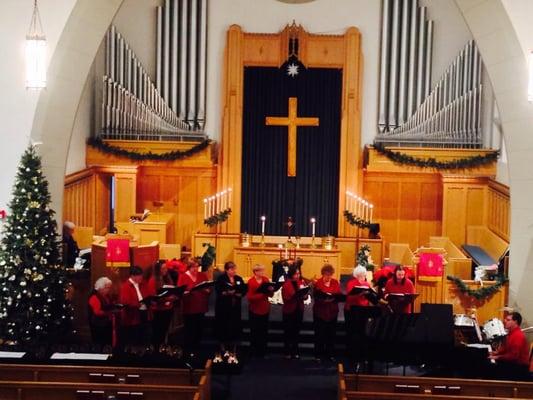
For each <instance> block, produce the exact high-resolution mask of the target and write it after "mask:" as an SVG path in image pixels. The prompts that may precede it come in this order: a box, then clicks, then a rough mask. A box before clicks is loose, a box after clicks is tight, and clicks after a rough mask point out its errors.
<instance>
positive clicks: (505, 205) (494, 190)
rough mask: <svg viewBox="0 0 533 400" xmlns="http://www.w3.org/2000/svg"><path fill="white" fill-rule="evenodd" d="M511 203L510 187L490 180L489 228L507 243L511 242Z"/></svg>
mask: <svg viewBox="0 0 533 400" xmlns="http://www.w3.org/2000/svg"><path fill="white" fill-rule="evenodd" d="M510 202H511V199H510V196H509V187H508V186H505V185H502V184H501V183H498V182H496V181H493V180H490V181H489V191H488V207H487V226H488V228H489V229H490V230H491V231H493V232H494V233H495V234H497V235H498V236H500V237H501V238H502V239H504V240H505V241H507V242H509V228H510Z"/></svg>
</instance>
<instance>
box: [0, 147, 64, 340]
mask: <svg viewBox="0 0 533 400" xmlns="http://www.w3.org/2000/svg"><path fill="white" fill-rule="evenodd" d="M49 204H50V193H49V191H48V182H47V181H46V179H45V178H44V176H43V174H42V170H41V159H40V158H39V156H38V155H37V154H36V153H35V150H34V149H33V147H31V146H30V147H29V148H28V149H27V150H26V151H25V152H24V154H23V155H22V161H21V163H20V166H19V168H18V172H17V176H16V180H15V185H14V188H13V198H12V200H11V203H10V204H9V208H10V210H11V212H10V214H9V215H8V217H7V221H6V222H5V224H4V227H3V232H2V240H1V246H0V339H2V340H3V341H6V342H14V343H18V344H29V343H31V344H35V343H47V342H51V341H55V340H57V338H60V337H61V335H62V334H64V333H65V332H66V330H67V329H68V327H69V326H70V322H71V314H72V313H71V306H70V304H69V302H68V301H67V299H66V291H67V280H66V276H65V270H64V267H63V266H62V263H61V255H60V242H59V241H58V236H57V225H56V222H55V220H54V218H53V216H54V211H53V210H51V209H50V208H49Z"/></svg>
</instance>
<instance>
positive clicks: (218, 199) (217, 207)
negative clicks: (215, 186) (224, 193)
mask: <svg viewBox="0 0 533 400" xmlns="http://www.w3.org/2000/svg"><path fill="white" fill-rule="evenodd" d="M215 210H216V212H217V213H219V212H220V211H222V210H221V207H220V193H217V194H215Z"/></svg>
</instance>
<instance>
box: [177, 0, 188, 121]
mask: <svg viewBox="0 0 533 400" xmlns="http://www.w3.org/2000/svg"><path fill="white" fill-rule="evenodd" d="M180 5H181V9H180V11H181V16H180V37H179V40H180V68H179V69H180V78H179V82H180V84H179V93H180V97H179V99H180V100H179V113H178V115H179V116H180V118H182V119H185V118H186V112H187V111H186V110H187V26H188V18H187V13H188V8H187V0H181V1H180Z"/></svg>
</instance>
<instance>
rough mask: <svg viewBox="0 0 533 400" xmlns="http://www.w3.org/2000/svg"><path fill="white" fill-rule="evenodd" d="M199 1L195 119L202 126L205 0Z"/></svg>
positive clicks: (204, 68) (205, 30)
mask: <svg viewBox="0 0 533 400" xmlns="http://www.w3.org/2000/svg"><path fill="white" fill-rule="evenodd" d="M198 1H199V2H200V3H201V6H200V8H199V10H200V15H199V21H200V37H199V38H198V39H199V40H198V62H199V64H200V65H199V66H198V67H199V69H198V73H199V79H198V101H197V104H198V112H197V115H196V120H197V121H198V126H199V127H203V126H204V124H205V102H206V97H205V96H206V79H205V77H206V76H207V0H198Z"/></svg>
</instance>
